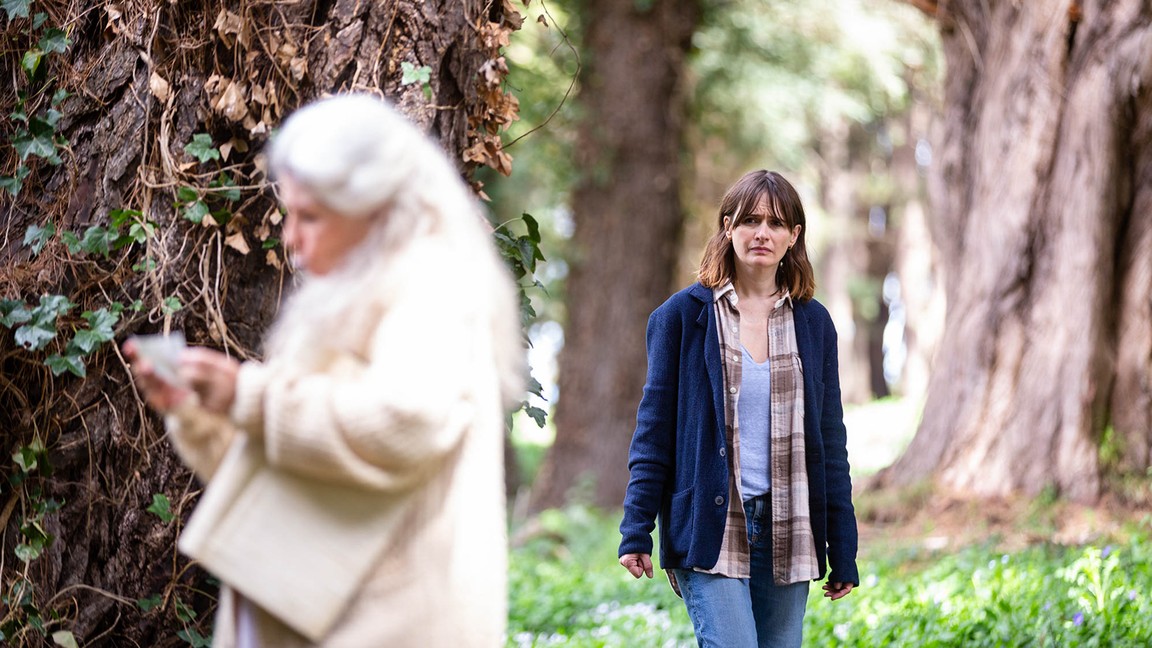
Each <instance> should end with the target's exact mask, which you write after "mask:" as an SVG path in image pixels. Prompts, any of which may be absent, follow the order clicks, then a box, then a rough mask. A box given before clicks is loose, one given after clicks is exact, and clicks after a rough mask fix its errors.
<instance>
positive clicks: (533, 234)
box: [520, 213, 543, 261]
mask: <svg viewBox="0 0 1152 648" xmlns="http://www.w3.org/2000/svg"><path fill="white" fill-rule="evenodd" d="M520 218H521V219H523V220H524V225H525V226H526V227H527V228H528V238H529V239H530V240H531V241H532V242H533V243H539V242H540V224H539V223H537V222H536V219H535V218H532V215H531V214H527V213H525V214H521V215H520ZM541 261H543V259H541Z"/></svg>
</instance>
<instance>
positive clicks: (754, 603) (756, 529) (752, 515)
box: [673, 495, 808, 648]
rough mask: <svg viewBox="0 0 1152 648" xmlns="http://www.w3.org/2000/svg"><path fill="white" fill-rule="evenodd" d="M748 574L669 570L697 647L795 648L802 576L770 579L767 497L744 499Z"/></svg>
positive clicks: (804, 589) (804, 592) (804, 593)
mask: <svg viewBox="0 0 1152 648" xmlns="http://www.w3.org/2000/svg"><path fill="white" fill-rule="evenodd" d="M744 513H745V515H746V517H747V518H748V540H749V544H750V545H751V559H752V578H728V577H726V576H718V575H716V574H704V573H701V572H698V571H693V570H691V569H675V570H673V572H674V573H675V575H676V582H677V583H678V584H679V585H680V593H681V594H682V595H683V596H684V605H685V606H686V607H687V608H688V616H689V617H690V618H691V619H692V626H693V627H694V628H695V630H696V642H697V643H698V644H699V645H700V646H701V648H712V647H715V648H752V647H754V646H755V647H758V648H799V646H800V640H801V637H802V632H803V629H804V608H805V606H806V605H807V603H808V581H804V582H801V583H794V584H792V585H776V584H774V583H773V582H772V510H771V502H770V501H769V496H767V495H765V496H763V497H756V498H753V499H751V500H748V501H747V502H745V503H744Z"/></svg>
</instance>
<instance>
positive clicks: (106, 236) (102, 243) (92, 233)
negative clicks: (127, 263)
mask: <svg viewBox="0 0 1152 648" xmlns="http://www.w3.org/2000/svg"><path fill="white" fill-rule="evenodd" d="M116 239H117V235H116V232H110V231H108V230H107V229H106V228H104V227H101V226H99V225H93V226H92V227H89V228H88V229H86V230H84V238H82V239H80V249H81V250H83V251H85V252H87V253H88V254H100V255H103V256H104V257H107V256H108V255H109V254H111V252H112V246H113V244H114V243H115V242H116Z"/></svg>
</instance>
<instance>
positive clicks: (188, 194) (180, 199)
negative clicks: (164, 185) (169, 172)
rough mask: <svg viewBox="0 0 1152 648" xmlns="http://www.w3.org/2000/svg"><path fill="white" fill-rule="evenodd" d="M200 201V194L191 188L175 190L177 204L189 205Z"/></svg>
mask: <svg viewBox="0 0 1152 648" xmlns="http://www.w3.org/2000/svg"><path fill="white" fill-rule="evenodd" d="M196 200H200V193H199V192H198V191H196V190H195V189H193V188H192V187H180V188H179V189H177V190H176V201H177V203H190V202H193V201H196Z"/></svg>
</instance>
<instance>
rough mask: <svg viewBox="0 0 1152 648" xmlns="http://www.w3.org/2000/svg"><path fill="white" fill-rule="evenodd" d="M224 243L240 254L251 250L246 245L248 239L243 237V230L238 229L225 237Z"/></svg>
mask: <svg viewBox="0 0 1152 648" xmlns="http://www.w3.org/2000/svg"><path fill="white" fill-rule="evenodd" d="M224 245H227V246H228V247H230V248H232V249H233V250H236V251H237V252H239V253H240V254H248V253H249V252H251V251H252V249H251V248H249V247H248V240H247V239H245V238H244V232H239V231H238V232H236V233H235V234H232V235H231V236H227V237H225V238H224Z"/></svg>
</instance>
